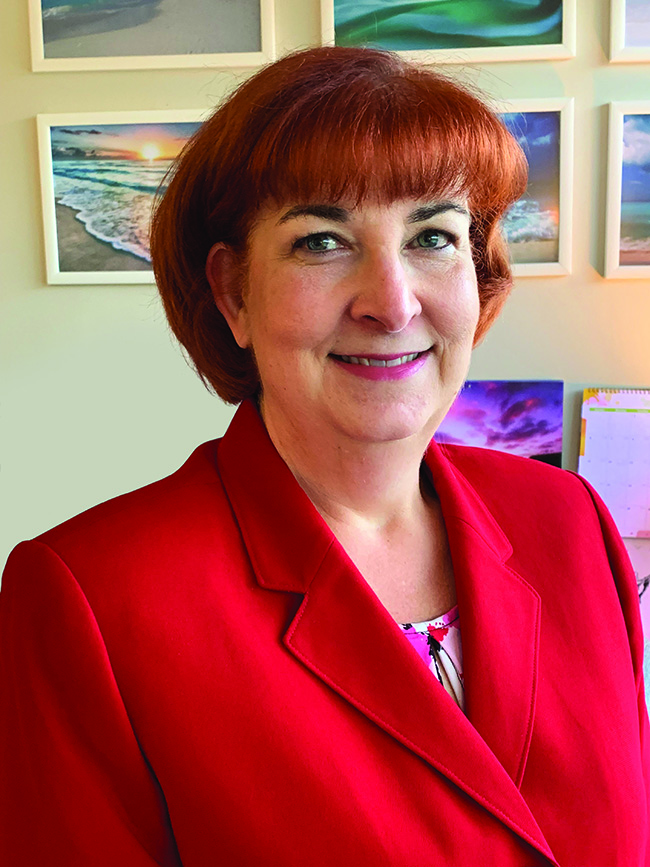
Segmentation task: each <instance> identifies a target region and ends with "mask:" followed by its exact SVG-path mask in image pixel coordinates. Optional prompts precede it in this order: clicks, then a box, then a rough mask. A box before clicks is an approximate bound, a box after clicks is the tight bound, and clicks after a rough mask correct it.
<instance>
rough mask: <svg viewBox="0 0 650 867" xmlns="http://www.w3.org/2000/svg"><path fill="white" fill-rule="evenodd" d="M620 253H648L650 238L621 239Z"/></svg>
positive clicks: (649, 251)
mask: <svg viewBox="0 0 650 867" xmlns="http://www.w3.org/2000/svg"><path fill="white" fill-rule="evenodd" d="M620 251H621V253H637V252H638V253H650V238H621V243H620Z"/></svg>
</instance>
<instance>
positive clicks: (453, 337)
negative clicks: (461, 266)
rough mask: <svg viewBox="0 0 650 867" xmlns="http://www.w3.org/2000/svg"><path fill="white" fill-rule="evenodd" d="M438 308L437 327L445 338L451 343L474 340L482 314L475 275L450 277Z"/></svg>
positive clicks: (465, 274)
mask: <svg viewBox="0 0 650 867" xmlns="http://www.w3.org/2000/svg"><path fill="white" fill-rule="evenodd" d="M436 308H437V309H436V312H435V321H436V327H437V329H439V331H440V333H441V334H442V335H443V336H444V337H446V338H447V339H448V340H450V341H462V340H465V339H466V338H468V337H471V338H473V336H474V332H475V331H476V326H477V324H478V319H479V313H480V304H479V297H478V287H477V284H476V277H475V276H474V274H473V273H472V274H467V273H463V274H457V275H454V276H451V275H450V279H449V281H448V282H447V284H446V286H444V288H443V292H442V297H440V298H439V303H438V305H436Z"/></svg>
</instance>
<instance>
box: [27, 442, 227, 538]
mask: <svg viewBox="0 0 650 867" xmlns="http://www.w3.org/2000/svg"><path fill="white" fill-rule="evenodd" d="M219 442H220V440H211V441H208V442H205V443H203V444H202V445H200V446H198V447H197V448H196V449H195V450H194V452H192V454H191V455H190V456H189V458H188V459H187V460H186V461H185V462H184V463H183V464H182V466H181V467H180V468H179V469H177V470H176V471H174V472H173V473H171V474H170V475H169V476H166V477H165V478H162V479H159V480H157V481H155V482H152V483H150V484H148V485H145V486H144V487H142V488H138V489H136V490H134V491H130V492H128V493H125V494H121V495H119V496H117V497H113V498H112V499H110V500H107V501H106V502H104V503H100V504H99V505H97V506H93V507H92V508H90V509H87V510H86V511H84V512H81V513H80V514H78V515H75V516H74V517H72V518H69V519H68V520H67V521H64V522H63V523H61V524H59V525H57V526H56V527H53V528H52V529H50V530H47V531H45V532H44V533H41V534H40V535H39V536H37V537H36V539H35V541H38V542H41V543H43V544H45V545H48V546H50V547H52V548H53V549H55V550H66V549H70V548H74V547H75V545H76V543H77V541H79V542H80V541H81V540H88V542H89V543H90V544H93V545H95V546H97V548H98V550H102V548H103V547H104V546H105V545H110V544H111V543H112V544H115V545H118V544H119V545H120V546H121V547H124V546H127V547H128V545H129V543H130V542H132V541H133V540H134V539H135V537H136V536H139V537H150V538H152V539H153V538H154V537H160V536H163V535H164V534H168V533H173V536H174V537H176V538H178V536H179V533H180V532H181V531H182V525H184V524H186V523H188V522H190V523H191V522H193V521H195V520H196V519H197V516H199V515H201V514H202V513H204V514H210V515H215V512H216V513H217V514H218V513H219V512H223V511H224V509H225V510H227V511H229V505H228V501H227V499H226V496H225V492H224V490H223V486H222V484H221V480H220V477H219V473H218V470H217V462H216V452H217V448H218V444H219Z"/></svg>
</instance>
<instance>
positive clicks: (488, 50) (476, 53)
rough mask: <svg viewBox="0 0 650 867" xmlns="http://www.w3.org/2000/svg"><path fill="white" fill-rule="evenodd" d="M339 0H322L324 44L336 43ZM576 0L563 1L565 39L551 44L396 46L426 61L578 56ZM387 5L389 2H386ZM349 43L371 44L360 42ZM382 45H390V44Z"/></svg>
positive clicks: (412, 57)
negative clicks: (451, 47) (441, 46)
mask: <svg viewBox="0 0 650 867" xmlns="http://www.w3.org/2000/svg"><path fill="white" fill-rule="evenodd" d="M335 3H336V0H321V39H322V44H323V45H335V44H337V42H336V36H337V34H336V26H335ZM576 4H577V0H561V3H560V8H561V15H562V39H561V41H559V42H556V43H550V44H537V45H535V44H532V45H503V44H500V45H485V46H473V47H459V48H453V49H448V48H411V49H409V48H403V49H397V51H398V53H399V54H401V55H402V56H403V57H405V58H407V59H410V60H416V61H421V62H424V63H456V64H458V63H462V64H467V63H496V62H502V61H503V62H507V61H521V60H566V59H569V58H571V57H575V55H576ZM386 5H388V4H386ZM346 44H372V45H375V44H377V45H379V43H374V42H360V43H349V42H346ZM381 47H386V48H391V47H392V46H390V45H384V46H381Z"/></svg>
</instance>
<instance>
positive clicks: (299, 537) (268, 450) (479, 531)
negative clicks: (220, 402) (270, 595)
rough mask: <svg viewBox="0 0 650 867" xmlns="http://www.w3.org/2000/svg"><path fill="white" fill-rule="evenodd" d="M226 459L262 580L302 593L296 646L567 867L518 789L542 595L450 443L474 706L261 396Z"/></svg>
mask: <svg viewBox="0 0 650 867" xmlns="http://www.w3.org/2000/svg"><path fill="white" fill-rule="evenodd" d="M217 462H218V468H219V473H220V475H221V478H222V481H223V484H224V487H225V490H226V493H227V495H228V498H229V500H230V503H231V505H232V508H233V511H234V514H235V517H236V519H237V522H238V524H239V527H240V530H241V533H242V536H243V539H244V543H245V545H246V548H247V551H248V554H249V556H250V560H251V564H252V567H253V570H254V572H255V576H256V579H257V581H258V583H259V584H260V586H262V587H265V588H267V589H270V590H284V591H290V592H294V593H299V594H302V595H303V596H304V599H303V602H302V604H301V606H300V609H299V610H298V613H297V614H296V616H295V618H294V620H293V622H292V623H291V624H290V626H289V628H288V630H287V632H286V634H285V636H284V643H285V645H286V647H287V648H288V650H289V651H290V652H291V653H293V654H294V655H295V656H296V657H297V658H298V659H299V660H300V661H301V662H302V663H303V664H304V665H306V666H307V667H308V668H309V669H311V671H312V672H313V673H314V674H315V675H316V676H317V677H319V678H320V679H321V680H323V681H324V682H326V683H327V684H328V685H329V686H330V687H331V688H332V689H334V690H335V691H336V692H337V693H338V694H339V695H341V696H342V697H343V698H345V699H346V700H347V701H348V702H350V703H351V704H352V705H354V706H355V707H356V708H357V709H358V710H360V711H361V713H363V714H365V716H367V717H368V718H369V719H371V720H373V721H374V722H375V723H376V724H377V725H379V726H381V727H382V728H383V729H384V730H385V731H386V732H387V733H388V734H389V735H391V736H392V737H394V738H395V739H396V740H398V741H400V742H401V743H402V744H403V745H404V746H405V747H406V748H408V749H410V750H411V751H413V752H414V753H416V754H417V755H419V756H420V757H421V758H422V759H424V760H425V761H427V762H428V763H429V764H430V765H431V766H432V767H434V768H436V770H437V771H439V772H440V773H442V774H443V775H445V776H446V777H447V778H448V779H450V780H451V781H453V782H454V783H455V784H456V785H457V786H458V787H459V788H461V789H463V790H464V791H465V792H466V793H467V795H469V796H470V797H471V798H473V799H474V800H476V801H477V802H478V803H480V804H482V806H483V807H485V809H486V810H488V811H489V812H491V813H492V814H493V815H494V816H496V817H497V818H498V819H499V820H500V821H501V822H503V823H504V824H505V825H507V826H508V827H510V828H511V829H512V830H513V831H515V832H516V833H517V834H519V835H520V836H521V837H522V838H523V839H525V840H526V841H527V842H528V843H530V844H531V845H532V846H534V847H535V848H536V849H538V850H539V851H540V852H541V853H542V854H544V855H545V856H546V857H547V858H548V859H549V860H550V861H551V863H555V861H554V859H553V856H552V854H551V852H550V849H549V847H548V844H547V843H546V841H545V840H544V837H543V835H542V833H541V831H540V829H539V828H538V826H537V824H536V822H535V819H534V818H533V816H532V814H531V813H530V810H529V808H528V806H527V804H526V803H525V801H524V800H523V798H522V797H521V795H520V793H519V791H518V787H519V786H520V785H521V779H522V776H523V772H524V769H525V764H526V758H527V754H528V749H529V744H530V738H531V733H532V727H533V719H534V709H535V691H536V673H537V654H538V643H539V616H540V599H539V596H538V595H537V593H536V592H535V591H534V589H533V588H532V587H531V586H530V585H529V584H528V583H527V582H526V581H525V580H524V579H523V578H522V577H521V576H519V575H518V574H517V573H516V572H514V571H513V570H512V569H510V568H509V567H508V566H507V565H506V563H505V560H506V559H507V558H508V557H509V556H510V554H511V553H512V548H511V545H510V543H509V541H508V539H507V537H506V535H505V534H504V532H503V530H502V529H501V528H500V527H499V525H498V524H497V522H496V521H495V519H494V518H493V516H492V515H491V514H490V511H489V509H488V508H487V507H486V506H485V504H484V503H483V502H482V500H481V498H480V497H479V495H478V494H477V493H476V491H475V490H474V488H473V487H472V485H471V484H470V483H469V482H468V480H467V479H466V478H465V477H464V476H463V475H462V474H461V473H460V472H459V471H458V469H457V468H455V467H454V465H453V464H452V463H451V461H450V460H449V458H448V456H447V455H446V454H445V452H444V451H443V450H442V449H441V448H440V447H439V446H438V445H436V444H435V443H432V444H431V446H430V447H429V449H428V450H427V453H426V455H425V463H426V466H427V467H428V469H429V471H430V473H431V477H432V481H433V484H434V487H435V489H436V492H437V494H438V496H439V498H440V501H441V505H442V511H443V516H444V519H445V526H446V529H447V533H448V536H449V545H450V550H451V557H452V562H453V567H454V575H455V581H456V592H457V597H458V606H459V612H460V622H461V634H462V642H463V668H464V671H465V692H466V707H467V716H465V715H464V714H463V713H462V712H461V711H460V709H459V708H458V707H457V706H456V704H455V703H454V702H453V701H452V700H451V699H450V697H449V696H448V695H447V693H446V692H445V691H444V689H443V688H442V687H441V686H440V684H439V683H438V682H437V681H436V680H435V678H434V677H433V675H432V674H431V672H430V671H428V669H427V668H426V667H425V666H424V665H423V664H422V662H421V660H420V659H419V657H418V656H417V654H416V653H415V652H414V651H413V649H412V648H411V646H410V644H409V642H408V641H407V640H405V639H404V636H403V635H402V634H401V630H400V628H399V626H398V625H397V624H396V623H395V622H394V620H393V619H392V617H391V616H390V615H389V613H388V611H387V610H386V609H385V608H384V606H383V605H382V604H381V603H380V602H379V600H378V598H377V596H376V595H375V594H374V592H373V591H372V590H371V589H370V587H369V585H368V584H367V583H366V581H364V579H363V578H362V576H361V575H360V574H359V572H358V571H357V569H356V568H355V566H354V564H353V563H352V562H351V561H350V559H349V558H348V557H347V555H346V554H345V552H344V551H343V549H342V548H341V546H340V545H339V543H338V541H337V540H336V538H335V537H334V536H333V534H332V532H331V531H330V529H329V527H327V525H326V524H325V522H324V521H323V520H322V519H321V517H320V515H319V514H318V512H317V511H316V509H315V508H314V506H313V505H312V503H311V501H310V500H309V498H308V497H307V495H306V494H305V493H304V492H303V491H302V489H301V488H300V486H299V485H298V483H297V482H296V480H295V478H294V477H293V475H292V473H291V472H290V470H289V469H288V467H287V466H286V464H285V463H284V462H283V461H282V459H281V458H280V456H279V455H278V453H277V452H276V450H275V448H274V447H273V444H272V443H271V441H270V439H269V437H268V435H267V433H266V430H265V428H264V425H263V423H262V421H261V419H260V417H259V414H258V412H257V409H256V408H255V406H254V405H253V404H252V403H251V402H246V403H245V404H242V406H241V407H240V408H239V410H238V411H237V413H236V415H235V417H234V419H233V421H232V423H231V425H230V427H229V428H228V431H227V433H226V435H225V436H224V438H223V439H222V440H221V442H220V444H219V448H218V453H217ZM504 620H505V621H506V625H505V627H504ZM359 622H363V623H364V624H365V629H364V630H363V632H364V635H362V634H361V632H362V630H359V628H358V624H359ZM368 632H370V633H372V634H373V635H374V636H375V639H376V640H375V641H373V642H368V641H367V638H366V637H365V636H367V634H368Z"/></svg>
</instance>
